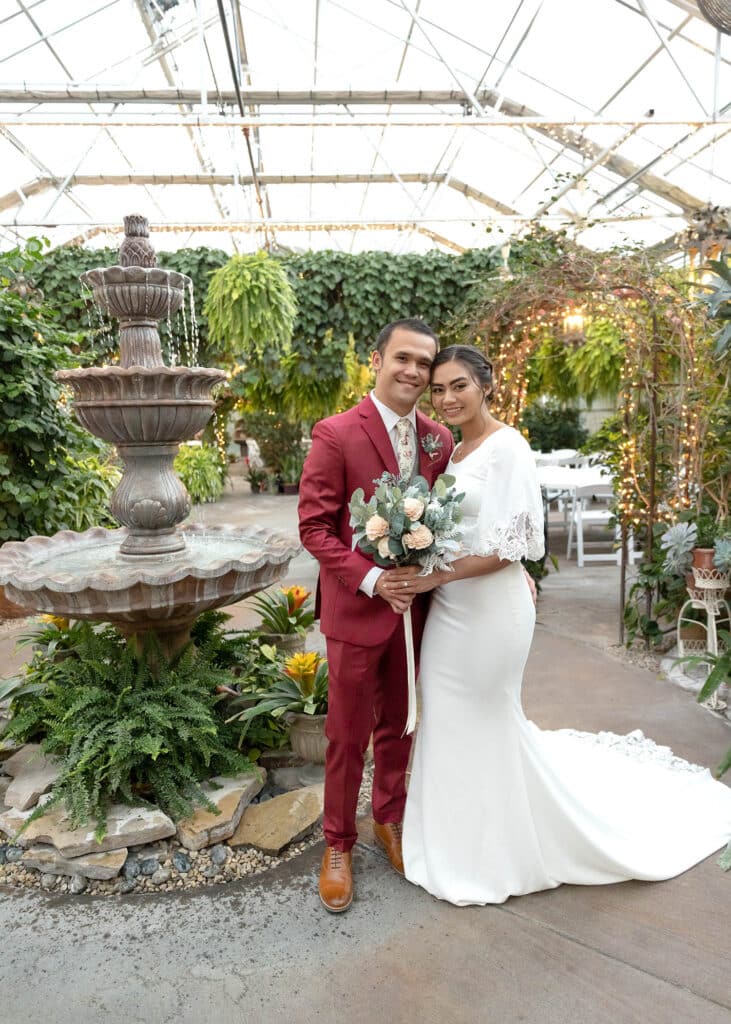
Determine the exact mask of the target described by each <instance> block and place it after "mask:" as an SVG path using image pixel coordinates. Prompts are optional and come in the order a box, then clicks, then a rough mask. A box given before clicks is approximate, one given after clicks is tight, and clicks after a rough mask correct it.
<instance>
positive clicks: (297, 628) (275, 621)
mask: <svg viewBox="0 0 731 1024" xmlns="http://www.w3.org/2000/svg"><path fill="white" fill-rule="evenodd" d="M251 603H252V605H253V606H254V608H256V610H257V611H258V612H259V614H260V615H261V623H260V625H259V630H260V632H263V633H282V634H293V633H299V634H300V635H301V636H304V634H305V633H306V632H307V630H308V629H309V628H310V626H311V625H312V623H313V622H314V621H315V615H314V611H313V610H312V601H311V598H310V592H309V590H305V588H304V587H289V588H288V589H286V590H285V589H283V588H280V589H279V590H274V591H264V592H263V593H261V594H257V596H256V597H255V598H253V599H252V602H251Z"/></svg>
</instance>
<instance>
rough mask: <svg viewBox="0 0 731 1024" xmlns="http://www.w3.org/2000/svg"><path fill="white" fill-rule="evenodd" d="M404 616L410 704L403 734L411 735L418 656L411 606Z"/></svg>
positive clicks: (414, 722)
mask: <svg viewBox="0 0 731 1024" xmlns="http://www.w3.org/2000/svg"><path fill="white" fill-rule="evenodd" d="M403 616H404V642H405V644H406V680H407V686H408V692H409V705H408V710H407V712H406V727H405V728H404V731H403V732H402V733H401V735H402V736H410V735H411V733H412V732H413V731H414V729H415V728H416V658H415V657H414V628H413V625H412V623H411V608H407V609H406V611H405V612H404V613H403Z"/></svg>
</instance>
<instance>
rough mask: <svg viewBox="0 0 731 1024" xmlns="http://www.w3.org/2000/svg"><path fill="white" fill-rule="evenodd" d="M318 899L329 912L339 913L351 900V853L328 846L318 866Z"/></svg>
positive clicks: (346, 907)
mask: <svg viewBox="0 0 731 1024" xmlns="http://www.w3.org/2000/svg"><path fill="white" fill-rule="evenodd" d="M320 900H321V901H322V905H323V906H324V907H325V909H326V910H329V911H330V913H331V914H340V913H342V912H343V911H344V910H347V909H348V907H349V906H350V904H351V903H352V902H353V871H352V854H351V853H350V851H348V852H347V853H345V852H344V851H343V850H336V849H335V848H334V847H333V846H328V847H327V849H326V850H325V856H324V857H323V858H322V867H321V868H320Z"/></svg>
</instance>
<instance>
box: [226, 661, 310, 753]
mask: <svg viewBox="0 0 731 1024" xmlns="http://www.w3.org/2000/svg"><path fill="white" fill-rule="evenodd" d="M327 692H328V666H327V660H326V659H325V658H323V657H322V655H320V654H317V653H316V652H315V651H305V652H304V653H299V654H293V655H292V656H291V657H290V658H287V660H286V661H285V662H284V668H283V669H282V670H281V672H280V676H279V678H278V679H277V680H276V681H275V683H274V684H273V685H272V686H271V687H269V688H267V689H262V690H259V691H258V692H257V693H256V694H254V695H253V698H254V700H255V702H254V703H252V697H251V696H248V697H246V696H243V695H242V697H241V698H240V699H239V700H238V701H237V700H234V701H232V702H231V704H232V706H233V707H236V706H237V705H238V706H240V707H241V706H242V705H243V707H242V710H240V711H237V712H236V713H235V714H233V715H231V717H230V718H228V719H227V722H233V721H238V722H240V723H241V724H242V726H243V730H242V731H243V734H244V735H246V733H247V731H248V729H249V727H250V725H251V723H252V722H254V721H255V720H256V719H257V718H260V717H261V716H262V715H270V716H271V717H272V718H274V719H280V718H282V717H283V716H284V715H286V714H301V715H324V714H327Z"/></svg>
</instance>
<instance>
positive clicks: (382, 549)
mask: <svg viewBox="0 0 731 1024" xmlns="http://www.w3.org/2000/svg"><path fill="white" fill-rule="evenodd" d="M378 554H379V555H380V556H381V558H393V555H392V554H391V551H390V550H389V547H388V537H381V539H380V540H379V542H378Z"/></svg>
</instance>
